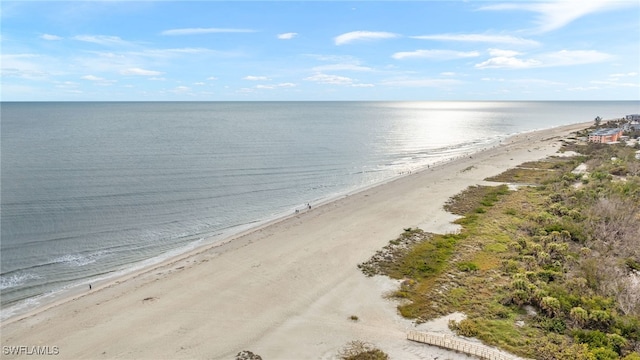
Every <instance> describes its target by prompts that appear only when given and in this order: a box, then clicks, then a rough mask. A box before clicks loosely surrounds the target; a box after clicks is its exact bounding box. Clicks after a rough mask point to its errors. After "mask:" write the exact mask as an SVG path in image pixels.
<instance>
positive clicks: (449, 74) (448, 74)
mask: <svg viewBox="0 0 640 360" xmlns="http://www.w3.org/2000/svg"><path fill="white" fill-rule="evenodd" d="M440 75H442V76H456V75H457V74H456V73H454V72H452V71H445V72H441V73H440Z"/></svg>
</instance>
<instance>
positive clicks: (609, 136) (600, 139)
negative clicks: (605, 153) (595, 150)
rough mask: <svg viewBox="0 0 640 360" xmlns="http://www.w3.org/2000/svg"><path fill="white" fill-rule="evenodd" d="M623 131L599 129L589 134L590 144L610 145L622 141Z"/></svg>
mask: <svg viewBox="0 0 640 360" xmlns="http://www.w3.org/2000/svg"><path fill="white" fill-rule="evenodd" d="M620 136H622V129H619V128H613V129H598V130H596V131H593V132H592V133H590V134H589V139H588V140H589V142H597V143H610V142H616V141H618V140H620Z"/></svg>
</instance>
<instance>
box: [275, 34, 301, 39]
mask: <svg viewBox="0 0 640 360" xmlns="http://www.w3.org/2000/svg"><path fill="white" fill-rule="evenodd" d="M296 36H298V33H294V32H288V33H284V34H278V39H280V40H291V39H293V38H294V37H296Z"/></svg>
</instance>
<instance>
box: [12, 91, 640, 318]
mask: <svg viewBox="0 0 640 360" xmlns="http://www.w3.org/2000/svg"><path fill="white" fill-rule="evenodd" d="M0 106H1V107H0V111H1V122H0V126H1V127H0V130H1V132H0V133H1V138H0V140H1V173H0V174H1V178H0V180H1V183H0V184H1V194H0V201H1V212H0V220H1V224H0V229H1V235H0V305H1V307H2V313H1V319H6V318H8V317H10V316H12V315H15V314H17V313H20V312H23V311H26V310H28V309H31V308H33V307H36V306H38V305H39V304H41V303H43V302H46V301H47V299H51V298H52V297H55V296H60V295H61V294H64V293H65V291H70V290H71V289H74V288H77V287H80V286H84V287H86V286H87V284H89V283H91V282H95V281H98V280H100V279H107V278H110V277H115V276H118V275H122V274H125V273H127V272H130V271H132V270H134V269H137V268H141V267H144V266H149V265H151V264H153V263H157V262H160V261H162V260H163V259H166V258H168V257H170V256H174V255H177V254H179V253H182V252H185V251H188V250H190V249H193V248H195V247H197V246H200V245H204V244H208V243H212V242H215V241H220V240H221V239H223V238H225V237H227V236H229V235H231V234H233V233H237V232H239V231H241V230H245V229H248V228H250V227H252V226H256V225H258V224H261V223H264V222H266V221H269V220H272V219H275V218H278V217H282V216H285V215H289V214H291V213H293V212H295V210H297V209H303V208H304V207H306V204H311V205H314V204H318V203H320V202H323V201H327V200H329V199H332V198H336V197H338V196H341V195H344V194H347V193H350V192H354V191H357V190H358V189H362V188H365V187H369V186H372V185H375V184H378V183H381V182H384V181H388V180H390V179H392V178H394V177H398V176H403V175H405V174H408V173H410V172H412V171H416V170H419V169H422V168H424V167H426V166H433V165H436V164H438V163H442V162H446V161H447V160H450V159H453V158H456V157H459V156H463V155H466V154H469V153H472V152H475V151H478V150H481V149H483V148H487V147H490V146H496V145H497V144H498V143H499V141H500V140H501V139H504V138H505V137H506V136H508V135H511V134H515V133H521V132H526V131H531V130H536V129H543V128H549V127H554V126H559V125H565V124H571V123H578V122H585V121H592V120H593V119H594V118H595V117H596V116H601V117H602V118H603V119H611V118H619V117H623V116H624V115H626V114H632V113H640V103H639V102H637V101H620V102H615V101H613V102H612V101H606V102H51V103H49V102H3V103H1V105H0Z"/></svg>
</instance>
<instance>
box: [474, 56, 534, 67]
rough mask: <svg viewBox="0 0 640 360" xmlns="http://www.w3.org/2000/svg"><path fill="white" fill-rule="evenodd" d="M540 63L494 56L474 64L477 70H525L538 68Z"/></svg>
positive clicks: (532, 60)
mask: <svg viewBox="0 0 640 360" xmlns="http://www.w3.org/2000/svg"><path fill="white" fill-rule="evenodd" d="M540 66H542V63H541V62H540V61H538V60H535V59H528V60H523V59H518V58H515V57H509V56H496V57H493V58H491V59H489V60H486V61H483V62H481V63H479V64H476V65H475V67H476V68H478V69H491V68H494V69H495V68H508V69H526V68H532V67H540Z"/></svg>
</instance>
